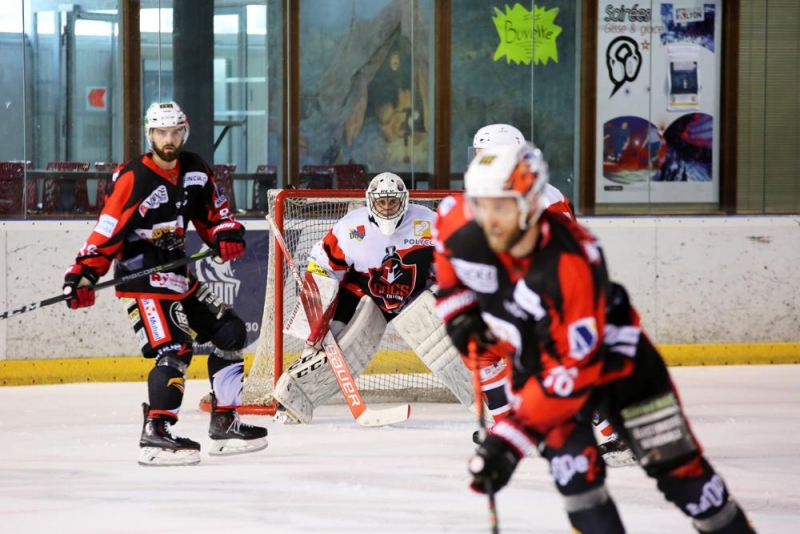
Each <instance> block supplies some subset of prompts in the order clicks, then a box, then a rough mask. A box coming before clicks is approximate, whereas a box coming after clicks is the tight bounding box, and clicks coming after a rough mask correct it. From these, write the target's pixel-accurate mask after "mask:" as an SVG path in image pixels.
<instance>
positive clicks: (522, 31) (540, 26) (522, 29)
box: [492, 4, 561, 65]
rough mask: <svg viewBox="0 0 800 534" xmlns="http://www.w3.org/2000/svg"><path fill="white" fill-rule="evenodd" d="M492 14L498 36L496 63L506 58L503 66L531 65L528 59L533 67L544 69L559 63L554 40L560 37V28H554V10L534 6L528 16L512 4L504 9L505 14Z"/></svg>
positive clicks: (556, 10)
mask: <svg viewBox="0 0 800 534" xmlns="http://www.w3.org/2000/svg"><path fill="white" fill-rule="evenodd" d="M494 12H495V14H494V16H493V17H492V20H493V21H494V26H495V28H496V29H497V34H498V35H499V36H500V46H498V47H497V50H496V51H495V53H494V60H495V61H497V60H498V59H500V58H501V57H503V56H506V63H511V62H512V61H513V62H514V63H517V64H519V63H524V64H526V65H530V64H531V59H533V63H534V65H535V64H537V63H542V64H543V65H547V62H548V61H549V60H551V59H552V60H553V61H554V62H556V63H558V47H557V46H556V38H557V37H558V36H559V34H561V26H557V25H556V15H558V8H557V7H554V8H553V9H547V8H544V7H539V6H536V5H534V6H533V14H531V12H530V11H528V10H527V9H525V6H522V5H520V4H514V7H513V8H510V9H509V7H508V5H506V12H505V13H503V12H502V11H500V10H499V9H497V8H494Z"/></svg>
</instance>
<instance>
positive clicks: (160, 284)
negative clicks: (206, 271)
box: [150, 273, 189, 293]
mask: <svg viewBox="0 0 800 534" xmlns="http://www.w3.org/2000/svg"><path fill="white" fill-rule="evenodd" d="M150 286H151V287H157V288H159V289H169V290H170V291H174V292H176V293H186V292H187V291H189V279H188V278H186V277H185V276H182V275H180V274H176V273H153V274H151V275H150Z"/></svg>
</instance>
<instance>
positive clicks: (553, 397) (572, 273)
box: [439, 145, 753, 534]
mask: <svg viewBox="0 0 800 534" xmlns="http://www.w3.org/2000/svg"><path fill="white" fill-rule="evenodd" d="M547 179H548V172H547V164H546V163H545V161H544V159H543V156H542V153H541V152H540V151H539V150H538V149H536V148H534V147H533V146H532V145H527V146H522V147H499V148H495V149H488V150H486V151H484V152H483V153H482V154H480V155H479V156H478V157H476V158H475V159H474V160H473V161H472V163H471V164H470V166H469V169H468V170H467V173H466V176H465V186H466V196H467V202H468V206H469V208H470V209H471V210H472V212H473V214H474V218H473V219H472V220H470V221H468V222H466V223H465V224H464V225H463V226H461V227H460V228H449V229H448V232H447V233H446V234H442V235H440V236H439V238H440V239H441V241H442V242H443V243H444V245H445V247H446V251H447V252H446V254H447V255H448V257H449V259H450V261H451V263H453V264H454V265H455V266H456V268H457V269H458V270H459V271H461V272H465V273H475V274H474V275H473V276H468V277H462V280H463V281H464V282H465V283H466V284H468V286H469V287H470V288H471V289H472V290H473V295H474V298H475V299H476V302H477V304H478V309H476V310H473V311H470V312H469V315H468V320H462V321H459V322H456V323H453V320H454V319H453V318H448V322H449V324H448V334H449V335H450V337H451V339H452V341H453V343H454V344H455V345H456V347H459V348H460V349H461V350H466V347H467V346H468V344H469V343H470V340H475V341H476V342H477V345H478V346H479V347H480V346H483V347H486V346H490V345H495V348H496V350H498V351H500V352H503V353H504V354H505V357H506V361H507V363H508V365H509V366H510V367H511V376H510V380H511V404H512V411H511V413H510V414H509V416H508V417H506V418H504V419H502V420H501V421H499V422H497V423H496V424H495V425H494V427H493V428H492V429H491V430H490V431H489V434H488V436H487V437H486V439H485V440H484V441H483V443H482V444H481V445H480V446H479V447H478V450H477V451H476V455H475V456H474V457H473V458H472V459H471V460H470V462H469V471H470V473H471V474H472V477H473V480H472V484H471V487H472V489H474V490H475V491H478V492H486V491H490V490H491V491H498V490H500V489H502V488H503V487H504V486H505V485H506V484H507V483H508V481H509V479H510V477H511V475H512V473H513V472H514V470H515V468H516V466H517V464H518V462H519V461H520V459H522V458H523V457H524V456H525V455H526V453H528V452H529V451H531V450H539V451H540V452H541V454H542V456H543V457H544V458H545V459H547V460H548V462H549V463H550V472H551V475H552V477H553V481H554V483H555V485H556V488H557V489H558V491H559V492H560V493H561V494H562V495H563V497H564V503H565V507H566V511H567V515H568V517H569V521H570V523H571V524H572V526H573V528H574V529H575V531H577V532H582V533H584V534H591V533H604V534H608V533H622V532H624V527H623V525H622V521H621V519H620V516H619V514H618V512H617V509H616V506H615V504H614V502H613V501H612V499H611V497H610V495H609V493H608V491H607V489H606V487H605V483H604V480H605V468H606V466H605V463H604V462H603V461H601V460H600V459H599V457H598V454H597V452H598V450H597V444H596V441H595V439H594V436H593V433H592V423H591V412H592V411H593V410H595V409H597V408H602V409H603V410H602V411H603V412H604V413H606V414H608V416H609V418H610V419H611V422H612V424H613V425H614V427H615V428H616V429H617V431H618V432H620V433H622V434H623V435H624V437H625V439H627V440H628V442H629V443H630V444H631V446H632V448H633V449H634V451H635V453H636V456H637V457H638V458H639V463H640V465H641V466H642V467H643V468H644V470H645V472H646V473H647V475H648V476H650V477H652V478H654V479H655V480H656V481H657V482H658V489H659V490H660V491H661V492H662V493H663V494H664V496H665V497H666V499H667V500H669V501H670V502H672V503H673V504H675V505H676V506H678V508H680V510H681V511H682V512H683V513H684V514H686V515H688V516H689V517H691V518H692V523H693V526H694V527H695V529H697V531H698V532H716V533H727V534H738V533H750V532H753V530H752V529H751V527H750V526H749V525H748V522H747V520H746V518H745V515H744V513H743V511H742V509H741V508H740V507H739V506H738V505H737V503H736V502H735V501H734V500H733V498H732V497H731V495H730V494H729V491H728V488H727V486H726V485H725V482H724V481H723V480H722V478H721V477H720V475H719V474H718V473H716V472H715V470H714V469H713V467H712V466H711V465H710V463H709V462H708V461H707V460H706V458H705V457H704V455H703V453H702V448H701V446H700V444H699V443H698V442H697V440H696V439H695V437H694V435H693V434H692V432H691V430H690V428H689V424H688V421H687V420H686V416H685V415H684V413H683V409H682V407H681V404H680V401H679V399H678V394H677V391H676V389H675V387H674V385H673V384H672V381H671V379H670V376H669V372H668V370H667V368H666V366H665V364H664V361H663V359H662V358H661V355H660V354H659V352H658V350H657V349H656V348H655V346H654V345H653V344H652V343H651V341H650V340H649V339H648V337H647V336H646V335H645V334H644V332H642V330H641V327H640V323H639V318H638V315H637V313H636V310H635V309H634V308H633V307H632V306H631V304H630V302H629V299H628V295H627V293H626V291H625V289H624V288H623V287H622V286H620V285H618V284H614V283H611V282H610V281H609V279H608V273H607V270H606V266H605V261H604V259H603V252H602V248H601V247H600V244H599V243H598V242H597V241H596V239H595V238H594V237H593V236H592V235H591V234H590V233H589V232H588V231H587V230H586V229H584V228H583V227H581V226H580V225H578V224H577V223H575V222H573V221H571V220H568V219H566V218H564V217H558V216H554V215H552V214H550V213H548V212H546V211H544V210H543V205H542V203H541V194H542V191H543V190H544V185H545V184H546V183H547ZM479 238H480V239H479ZM478 274H480V276H478ZM444 304H445V305H446V304H447V303H446V302H445V303H444ZM439 306H440V307H441V306H442V304H440V305H439Z"/></svg>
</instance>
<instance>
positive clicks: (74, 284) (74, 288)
mask: <svg viewBox="0 0 800 534" xmlns="http://www.w3.org/2000/svg"><path fill="white" fill-rule="evenodd" d="M99 278H100V277H99V276H98V275H97V273H96V272H95V271H94V269H92V268H91V267H87V266H86V265H81V264H80V263H76V264H75V265H73V266H71V267H70V268H69V269H67V272H66V274H65V275H64V286H63V289H64V295H66V296H67V307H68V308H70V309H71V310H77V309H78V308H86V307H89V306H92V305H94V289H92V287H91V286H93V285H94V284H96V283H97V280H98V279H99Z"/></svg>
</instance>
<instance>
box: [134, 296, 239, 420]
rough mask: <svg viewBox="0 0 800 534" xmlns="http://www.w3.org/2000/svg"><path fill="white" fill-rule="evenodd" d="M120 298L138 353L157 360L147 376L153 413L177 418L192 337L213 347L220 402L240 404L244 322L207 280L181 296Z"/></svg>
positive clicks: (212, 370)
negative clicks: (210, 343) (171, 297)
mask: <svg viewBox="0 0 800 534" xmlns="http://www.w3.org/2000/svg"><path fill="white" fill-rule="evenodd" d="M122 300H123V304H124V305H125V306H126V308H127V311H128V318H129V319H130V321H131V324H132V326H133V330H134V333H135V334H136V338H137V340H138V341H139V346H140V347H141V349H142V354H143V355H144V357H145V358H152V359H155V363H156V365H155V367H154V368H153V369H152V370H151V371H150V375H149V376H148V391H149V402H150V408H151V413H155V414H159V413H160V414H162V415H166V416H168V417H171V418H173V419H175V420H177V416H178V412H179V410H180V406H181V403H182V401H183V392H184V385H185V372H186V369H187V367H188V366H189V364H190V363H191V361H192V355H193V344H194V343H195V342H197V343H206V342H209V341H210V342H212V343H213V345H214V347H215V350H214V352H212V354H211V355H210V356H209V357H208V376H209V377H211V387H212V390H213V391H214V393H215V394H216V397H217V403H218V406H219V407H220V408H225V407H233V406H238V405H239V404H241V391H242V378H243V376H244V360H243V357H242V349H243V348H244V345H245V343H246V341H247V332H246V328H245V324H244V321H242V319H241V318H239V316H237V315H236V313H235V312H234V311H233V309H232V308H230V307H229V306H228V305H226V304H225V303H224V302H222V299H220V298H219V297H218V296H217V295H215V294H214V293H213V292H212V291H211V290H210V289H209V288H208V286H207V285H205V284H204V283H202V282H197V284H196V285H195V287H194V290H193V291H191V292H190V293H189V294H188V295H187V296H186V297H184V298H182V299H179V300H167V299H161V298H154V296H153V295H149V296H147V297H144V296H142V297H139V298H135V299H133V298H124V299H122Z"/></svg>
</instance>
